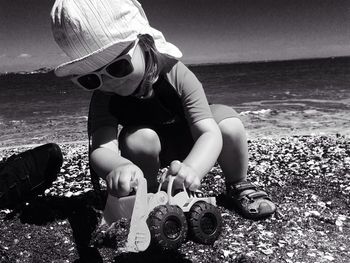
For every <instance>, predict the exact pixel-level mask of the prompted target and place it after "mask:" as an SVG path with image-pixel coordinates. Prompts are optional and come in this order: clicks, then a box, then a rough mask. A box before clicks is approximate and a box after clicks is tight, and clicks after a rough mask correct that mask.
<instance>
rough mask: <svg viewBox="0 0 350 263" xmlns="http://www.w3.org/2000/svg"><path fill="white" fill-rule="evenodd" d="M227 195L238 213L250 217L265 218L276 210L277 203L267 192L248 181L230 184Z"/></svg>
mask: <svg viewBox="0 0 350 263" xmlns="http://www.w3.org/2000/svg"><path fill="white" fill-rule="evenodd" d="M227 197H228V198H229V199H230V202H231V203H232V205H233V208H234V209H235V210H236V212H237V213H239V214H240V215H242V216H243V217H245V218H248V219H255V220H258V219H263V218H267V217H269V216H270V215H272V214H273V213H274V212H275V211H276V205H275V204H274V203H273V202H272V201H271V199H270V197H269V196H268V195H267V193H266V192H264V191H261V190H258V188H257V186H256V185H254V184H252V183H250V182H247V181H243V182H239V183H235V184H228V186H227Z"/></svg>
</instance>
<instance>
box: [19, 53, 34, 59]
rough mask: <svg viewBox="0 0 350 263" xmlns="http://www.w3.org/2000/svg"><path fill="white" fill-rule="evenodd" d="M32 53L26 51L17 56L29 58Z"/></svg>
mask: <svg viewBox="0 0 350 263" xmlns="http://www.w3.org/2000/svg"><path fill="white" fill-rule="evenodd" d="M31 57H32V55H30V54H26V53H22V54H21V55H19V56H18V58H31Z"/></svg>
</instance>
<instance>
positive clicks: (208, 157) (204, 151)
mask: <svg viewBox="0 0 350 263" xmlns="http://www.w3.org/2000/svg"><path fill="white" fill-rule="evenodd" d="M191 132H192V136H193V137H194V139H195V144H194V146H193V148H192V150H191V151H190V153H189V154H188V156H187V157H186V159H185V160H184V161H183V162H182V164H181V163H179V162H178V161H174V162H173V163H172V164H171V165H170V173H173V174H174V175H176V176H177V178H176V182H177V184H182V182H184V183H185V186H186V187H187V188H189V189H190V190H196V189H197V188H198V187H199V185H200V180H201V179H202V178H203V177H204V175H206V173H208V172H209V170H210V169H211V168H212V167H213V165H214V164H215V162H216V160H217V158H218V157H219V154H220V152H221V148H222V136H221V132H220V129H219V127H218V125H217V124H216V122H215V120H214V119H212V118H207V119H203V120H200V121H197V122H195V123H194V124H193V125H192V127H191Z"/></svg>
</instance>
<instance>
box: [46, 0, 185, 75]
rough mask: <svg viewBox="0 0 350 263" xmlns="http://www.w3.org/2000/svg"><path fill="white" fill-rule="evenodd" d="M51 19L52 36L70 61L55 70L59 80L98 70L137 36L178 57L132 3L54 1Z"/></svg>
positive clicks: (133, 0) (119, 0)
mask: <svg viewBox="0 0 350 263" xmlns="http://www.w3.org/2000/svg"><path fill="white" fill-rule="evenodd" d="M51 19H52V32H53V36H54V38H55V40H56V42H57V44H58V45H59V46H60V48H61V49H62V50H63V51H64V52H65V53H66V54H67V55H68V56H69V57H70V59H71V61H69V62H67V63H64V64H62V65H59V66H58V67H57V68H56V69H55V74H56V75H57V76H60V77H61V76H67V75H78V74H84V73H88V72H91V71H94V70H96V69H98V68H101V67H102V66H104V65H106V64H107V63H109V62H111V61H112V60H113V59H114V58H116V57H117V56H118V55H119V54H121V53H122V51H123V50H124V49H125V48H126V47H127V46H129V45H130V44H131V43H133V42H134V41H135V40H136V39H137V36H138V35H139V34H149V35H151V36H152V37H153V39H154V42H155V45H156V48H157V50H158V51H159V52H160V53H163V54H167V55H169V56H171V57H174V58H180V57H182V53H181V51H180V50H179V49H178V48H177V47H176V46H174V45H173V44H171V43H169V42H167V41H166V40H165V38H164V36H163V34H162V33H161V32H160V31H158V30H156V29H154V28H152V27H151V26H150V25H149V23H148V20H147V17H146V15H145V12H144V11H143V9H142V7H141V4H140V3H139V2H137V1H136V0H56V1H55V4H54V6H53V8H52V11H51Z"/></svg>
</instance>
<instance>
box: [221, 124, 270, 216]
mask: <svg viewBox="0 0 350 263" xmlns="http://www.w3.org/2000/svg"><path fill="white" fill-rule="evenodd" d="M219 128H220V130H221V133H222V137H223V148H222V151H221V154H220V156H219V158H218V162H219V164H220V166H221V169H222V171H223V173H224V175H225V178H226V188H227V194H228V196H229V197H231V201H232V203H233V204H234V205H235V207H236V210H237V211H238V212H239V213H240V214H242V215H243V216H245V217H247V218H252V219H261V218H264V217H267V216H270V215H271V214H272V213H274V211H275V210H276V206H275V205H274V203H272V202H271V201H270V200H269V198H268V196H267V194H266V193H265V192H263V191H258V190H257V189H256V188H255V186H254V185H252V184H251V183H249V182H246V177H247V170H248V144H247V138H246V134H245V130H244V127H243V124H242V122H241V121H240V120H239V119H238V118H226V119H224V120H222V121H221V122H220V123H219Z"/></svg>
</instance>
